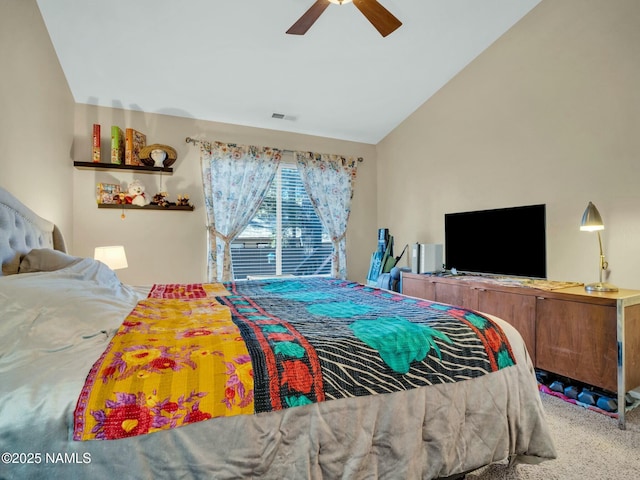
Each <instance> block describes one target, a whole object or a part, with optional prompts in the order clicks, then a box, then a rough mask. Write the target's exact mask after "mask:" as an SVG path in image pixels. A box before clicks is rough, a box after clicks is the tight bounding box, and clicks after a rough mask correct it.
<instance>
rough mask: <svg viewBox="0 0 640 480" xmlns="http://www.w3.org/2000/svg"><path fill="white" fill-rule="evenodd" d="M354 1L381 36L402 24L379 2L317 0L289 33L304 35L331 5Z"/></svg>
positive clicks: (366, 0)
mask: <svg viewBox="0 0 640 480" xmlns="http://www.w3.org/2000/svg"><path fill="white" fill-rule="evenodd" d="M351 1H353V4H354V5H355V6H356V8H357V9H358V10H360V11H361V12H362V14H363V15H364V16H365V17H367V20H369V21H370V22H371V24H372V25H373V26H374V27H376V30H378V32H380V35H382V36H383V37H386V36H387V35H389V34H390V33H391V32H393V31H395V30H396V29H397V28H398V27H399V26H400V25H402V22H401V21H400V20H398V19H397V18H396V17H394V16H393V15H392V14H391V12H389V10H387V9H386V8H384V7H383V6H382V5H380V4H379V3H378V0H316V3H314V4H313V5H311V8H309V10H307V11H306V12H305V13H304V15H302V17H300V18H299V19H298V21H297V22H296V23H294V24H293V25H292V26H291V28H289V30H287V33H289V34H292V35H304V34H305V33H307V30H309V28H311V25H313V24H314V23H315V21H316V20H318V18H319V17H320V15H321V14H322V12H324V11H325V9H326V8H327V7H328V6H329V3H336V4H339V5H342V4H344V3H349V2H351Z"/></svg>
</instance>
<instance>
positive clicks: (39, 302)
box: [0, 188, 556, 479]
mask: <svg viewBox="0 0 640 480" xmlns="http://www.w3.org/2000/svg"><path fill="white" fill-rule="evenodd" d="M0 258H1V259H2V266H3V270H2V273H3V275H2V276H1V277H0V312H1V313H0V315H1V316H2V320H1V321H0V453H1V454H2V463H0V478H2V479H5V478H12V479H15V478H65V479H67V478H87V477H90V478H118V477H121V478H140V479H147V478H172V479H175V478H207V479H209V478H215V479H238V478H243V479H245V478H267V479H272V478H273V479H303V478H309V479H319V478H325V479H364V478H367V479H371V478H385V479H397V478H403V479H431V478H463V476H464V474H465V473H468V472H470V471H473V470H475V469H478V468H480V467H482V466H485V465H488V464H491V463H494V462H510V463H511V464H515V463H518V462H526V463H539V462H542V461H545V460H549V459H553V458H555V456H556V452H555V447H554V444H553V441H552V438H551V437H550V434H549V430H548V428H547V425H546V422H545V416H544V411H543V408H542V405H541V401H540V397H539V393H538V388H537V384H536V379H535V374H534V370H533V366H532V363H531V360H530V358H529V356H528V353H527V351H526V348H525V346H524V343H523V341H522V339H521V338H520V336H519V334H518V333H517V332H516V331H515V330H514V329H513V328H512V327H511V326H510V325H509V324H507V323H506V322H504V321H502V320H501V319H498V318H495V317H490V316H487V315H483V314H481V313H478V312H470V311H467V310H464V309H461V308H458V307H454V306H449V305H443V304H434V303H433V302H424V301H421V300H419V299H415V298H411V297H406V296H402V295H399V294H396V293H393V292H387V291H383V290H379V289H376V288H371V287H366V286H364V285H361V284H358V283H356V282H348V281H340V280H336V279H328V278H316V279H300V278H293V279H290V278H285V279H282V278H280V279H260V280H252V281H244V282H229V283H225V284H220V285H211V284H192V285H154V286H153V287H145V288H142V287H133V286H129V285H124V284H122V283H121V282H120V281H119V280H118V279H117V277H116V276H115V274H114V273H113V272H112V271H111V270H109V268H108V267H106V265H104V264H102V263H100V262H97V261H95V260H93V259H90V258H80V257H74V256H71V255H68V254H67V253H65V246H64V240H63V239H62V235H60V232H59V231H58V229H57V228H56V227H55V225H53V224H52V223H51V222H48V221H46V220H44V219H42V218H40V217H39V216H38V215H36V214H35V213H34V212H32V211H30V210H29V209H28V208H27V207H25V206H24V205H23V204H22V203H20V202H19V201H18V200H17V199H16V198H14V197H13V196H12V195H11V194H10V193H9V192H7V191H6V190H4V189H2V188H0ZM167 305H174V306H178V307H179V308H178V307H176V308H178V309H179V310H180V309H181V310H184V309H185V308H188V311H189V312H190V314H189V315H190V316H189V318H186V316H185V317H184V318H183V319H182V320H180V321H185V322H188V325H187V327H188V328H187V327H185V328H186V329H185V330H181V331H180V332H178V333H177V334H175V335H174V334H173V333H172V334H171V335H173V337H176V338H178V337H179V339H180V341H181V342H183V343H180V344H176V345H182V347H180V348H182V350H180V351H181V352H182V353H180V355H182V354H183V353H184V351H185V350H184V348H187V347H188V348H190V349H191V350H189V352H190V355H191V356H189V357H188V358H187V357H184V355H183V356H182V357H180V358H182V360H181V361H182V362H183V363H182V364H180V361H178V356H177V355H178V354H177V353H175V352H178V350H179V348H178V347H177V346H175V345H174V346H173V347H171V348H169V347H166V348H165V347H157V346H156V345H155V344H152V342H154V341H157V340H158V339H157V338H156V337H158V335H160V334H162V333H163V332H165V333H166V331H168V329H175V328H177V327H176V324H175V323H174V320H173V319H174V316H171V317H170V318H169V317H167V318H166V319H165V323H160V324H158V323H155V324H154V323H153V322H154V318H152V317H154V315H156V317H157V318H160V317H162V315H164V313H162V312H164V310H162V309H163V308H165V306H167ZM203 309H209V310H206V311H205V310H203ZM144 312H147V313H148V312H152V313H153V314H145V315H146V316H145V315H143V313H144ZM194 312H195V313H194ZM203 312H204V313H203ZM211 312H213V313H211ZM196 313H198V315H199V314H200V313H202V315H200V317H201V318H202V319H203V320H202V321H203V322H205V323H206V322H210V323H206V325H205V326H203V325H199V324H197V323H194V322H196V320H197V319H196V317H198V315H196ZM172 315H173V314H172ZM200 317H198V318H200ZM214 317H215V318H216V320H212V319H213V318H214ZM194 319H196V320H194ZM229 320H230V321H229ZM211 322H213V323H211ZM215 322H223V323H220V324H218V323H215ZM224 322H226V323H224ZM214 323H215V325H214ZM159 325H162V328H160V326H159ZM221 325H222V326H221ZM181 328H182V327H181ZM136 329H137V330H136ZM216 329H217V330H216ZM233 329H237V330H233ZM130 331H134V332H133V333H135V332H136V331H137V334H140V335H147V336H146V337H145V338H146V339H147V340H146V342H147V343H144V342H143V343H144V344H143V345H142V346H143V347H144V349H143V348H142V347H141V346H140V345H138V346H136V347H135V350H134V349H132V347H124V353H123V352H122V351H121V352H117V351H116V347H115V344H116V343H117V342H119V341H122V342H125V340H126V339H127V338H129V337H127V336H126V335H125V334H127V333H130ZM171 331H172V332H173V330H171ZM214 331H215V332H221V335H220V338H219V340H220V339H222V340H224V341H225V342H227V343H225V344H224V345H225V346H224V347H220V350H215V349H211V348H209V347H202V345H205V344H198V345H199V346H198V348H197V349H196V347H195V345H196V344H195V343H194V344H192V343H190V342H192V341H193V342H195V341H196V340H195V339H196V337H198V339H199V340H198V341H200V340H201V341H205V340H206V341H209V340H208V339H212V340H211V341H213V339H214V337H216V338H217V336H216V335H211V333H212V332H214ZM215 332H214V333H215ZM149 335H150V336H149ZM173 337H172V338H173ZM390 339H392V340H393V341H390ZM187 340H188V341H187ZM222 340H221V341H222ZM185 341H186V342H187V343H184V342H185ZM149 342H151V343H149ZM138 343H140V342H138ZM231 344H233V346H232V347H230V346H229V345H231ZM184 345H187V347H184ZM398 345H402V346H403V348H398ZM406 345H410V348H408V349H407V348H406ZM245 346H246V349H247V350H246V353H244V354H236V356H235V357H234V358H235V360H237V361H236V363H235V364H234V365H231V363H230V361H229V360H228V359H226V360H225V362H226V363H224V364H225V365H226V366H227V369H226V371H224V372H218V373H216V375H218V376H219V377H220V378H221V379H223V380H224V381H226V384H225V385H226V387H225V388H223V390H224V391H222V392H221V391H218V390H216V389H213V387H212V389H211V391H209V390H206V391H205V392H202V390H203V389H204V387H203V386H202V384H198V387H199V388H196V389H193V388H192V385H191V384H190V383H189V382H192V381H194V380H193V378H194V375H193V372H194V371H196V368H195V366H194V365H192V363H189V362H191V360H190V359H192V358H195V356H196V352H197V353H198V355H202V356H203V358H204V357H206V360H203V361H209V359H210V358H211V357H213V356H214V355H211V352H213V351H214V350H215V352H216V355H217V356H219V357H220V358H222V353H220V352H221V351H222V350H225V349H228V348H231V349H234V348H240V347H242V348H245ZM152 347H153V348H152ZM162 348H165V350H162ZM154 349H155V350H154ZM151 350H154V351H156V354H154V355H155V356H153V355H152V356H150V357H146V358H147V360H150V359H151V358H152V357H153V362H151V361H148V362H143V361H142V360H141V359H142V358H143V357H144V356H147V355H151V353H150V352H151ZM169 351H171V352H174V353H175V355H176V356H174V357H172V358H173V360H171V359H168V358H167V356H166V355H165V354H166V353H167V352H169ZM234 351H235V350H234ZM157 352H161V353H157ZM162 352H164V353H162ZM218 354H219V355H218ZM126 355H128V357H126ZM158 355H160V356H158ZM455 357H459V358H458V359H457V360H454V358H455ZM114 358H115V360H114ZM127 358H129V359H132V358H135V359H136V362H137V363H136V362H134V363H135V365H134V364H133V363H128V364H126V362H124V361H123V359H124V360H126V359H127ZM461 358H462V360H460V359H461ZM161 359H164V362H160V363H158V360H161ZM174 360H175V361H174ZM249 360H250V361H249ZM118 362H119V363H118ZM171 362H173V363H171ZM152 364H153V365H154V367H153V368H155V370H153V369H151V370H149V369H150V368H151V367H149V366H150V365H152ZM369 366H371V367H372V368H373V371H367V370H366V369H365V368H368V367H369ZM202 368H204V367H202ZM202 368H201V370H202ZM207 368H208V367H207ZM160 370H162V374H163V375H165V373H166V372H168V373H167V374H168V375H169V376H162V377H160V376H158V378H162V379H164V380H162V381H159V382H160V383H158V386H155V387H154V389H153V391H152V393H151V394H147V396H146V397H145V396H144V395H143V394H141V395H140V396H139V398H137V397H136V395H135V392H136V388H137V387H132V388H133V390H132V392H133V393H131V392H129V393H128V394H124V393H122V391H121V390H122V388H124V387H121V385H122V384H124V383H131V384H135V385H138V384H137V383H135V382H138V381H140V382H146V381H148V378H149V374H150V373H151V374H154V375H155V374H159V372H160ZM203 371H204V370H203ZM105 372H106V373H105ZM182 373H184V375H185V378H189V379H190V380H184V381H183V380H178V379H179V378H180V377H179V374H182ZM118 375H119V378H118V381H120V382H121V383H120V384H118V385H120V386H119V387H118V389H120V390H119V391H120V393H119V394H118V397H117V398H116V397H114V396H113V392H112V391H111V390H109V391H107V393H105V392H102V390H101V392H102V393H100V394H98V393H94V392H95V391H96V390H92V388H93V385H94V384H95V385H103V384H106V382H107V377H109V378H111V377H118ZM152 376H153V375H152ZM211 376H213V375H211ZM203 377H206V378H208V377H209V374H207V375H204V376H203ZM168 378H170V379H172V380H171V381H168V380H167V379H168ZM274 378H275V379H276V380H277V381H276V380H274ZM133 379H135V381H134V380H133ZM231 379H233V380H234V382H231ZM125 380H126V381H125ZM198 381H199V382H203V381H204V380H202V379H200V380H198ZM184 382H186V383H188V384H189V385H187V386H186V387H184V386H183V387H182V388H186V390H185V392H184V393H183V394H181V396H180V397H179V400H175V401H173V400H172V401H169V397H168V396H167V398H164V397H165V394H164V393H163V394H160V393H159V392H160V389H161V388H165V387H166V384H167V383H169V384H171V387H170V388H171V389H173V388H174V387H175V385H177V384H180V385H181V384H182V383H184ZM145 385H146V383H145ZM105 388H106V387H105ZM167 388H169V387H167ZM116 390H117V389H116ZM114 391H115V390H114ZM94 395H95V398H101V399H102V400H104V398H107V400H106V403H104V402H103V405H105V408H104V409H101V408H96V407H92V406H91V405H90V399H93V398H94ZM167 395H169V394H167ZM176 395H177V394H176ZM143 397H145V398H146V400H145V398H143ZM160 397H162V398H160ZM109 399H110V400H109ZM208 399H213V400H212V402H213V404H215V405H216V406H213V407H211V408H212V409H214V408H215V409H217V410H216V411H215V412H218V413H215V412H214V413H207V411H206V408H205V402H206V401H207V400H208ZM138 400H142V403H143V404H145V402H147V403H146V404H145V405H146V407H145V408H147V407H148V408H147V410H146V411H147V412H148V411H149V410H153V411H155V412H156V414H157V415H156V416H155V417H153V418H152V419H151V420H149V421H148V422H146V423H144V422H142V421H140V422H138V420H140V418H141V417H136V420H135V421H133V420H132V419H131V418H124V417H122V418H120V417H118V418H119V420H118V422H119V423H118V425H119V426H120V425H121V426H123V427H122V428H120V430H117V431H115V430H109V425H108V424H107V423H108V422H106V418H107V417H109V418H112V417H114V416H116V415H115V413H114V412H116V411H118V412H125V411H126V412H130V411H131V409H132V408H133V407H131V405H132V402H133V403H136V402H138V405H139V404H140V402H139V401H138ZM118 402H119V403H118ZM127 402H128V404H129V405H125V404H127ZM225 402H226V403H225ZM230 404H233V408H235V409H238V412H237V414H235V413H234V414H232V413H228V412H229V411H230V410H232V409H231V408H230V407H229V405H230ZM129 407H131V408H129ZM127 408H128V410H127ZM136 408H138V407H136ZM181 408H184V409H186V410H185V412H186V413H185V414H183V415H178V412H179V411H180V409H181ZM154 409H155V410H154ZM220 409H222V410H220ZM187 410H188V411H187ZM212 411H213V410H212ZM220 411H223V413H219V412H220ZM225 412H227V413H225ZM123 415H124V414H123ZM163 415H164V416H163ZM145 418H151V417H150V416H148V415H147V417H145ZM169 419H170V420H169ZM120 420H122V421H120ZM143 427H144V428H143ZM123 428H124V430H123ZM83 429H84V430H83ZM113 432H116V433H113Z"/></svg>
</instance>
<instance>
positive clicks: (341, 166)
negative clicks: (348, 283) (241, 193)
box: [295, 152, 359, 279]
mask: <svg viewBox="0 0 640 480" xmlns="http://www.w3.org/2000/svg"><path fill="white" fill-rule="evenodd" d="M295 157H296V161H297V163H298V170H299V172H300V178H301V179H302V182H303V183H304V186H305V188H306V190H307V195H309V198H310V199H311V203H312V205H313V207H314V209H315V211H316V213H317V214H318V217H319V218H320V221H321V222H322V224H323V225H324V227H325V228H326V229H327V231H328V232H329V235H330V236H331V241H332V243H333V258H332V265H331V275H332V276H333V277H336V278H343V279H344V278H347V240H346V234H347V221H348V220H349V213H350V212H351V199H352V198H353V182H354V181H355V178H356V170H357V161H358V160H359V159H356V158H354V157H341V156H338V155H327V154H320V153H313V152H295Z"/></svg>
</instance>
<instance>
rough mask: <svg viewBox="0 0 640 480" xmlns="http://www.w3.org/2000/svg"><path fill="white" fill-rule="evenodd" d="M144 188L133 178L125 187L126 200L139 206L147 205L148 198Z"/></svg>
mask: <svg viewBox="0 0 640 480" xmlns="http://www.w3.org/2000/svg"><path fill="white" fill-rule="evenodd" d="M144 190H145V188H144V185H142V183H140V180H134V181H133V182H131V183H130V184H129V187H128V188H127V191H128V192H129V193H128V194H127V195H126V196H125V200H126V202H127V203H130V204H132V205H137V206H139V207H144V206H145V205H149V199H147V197H146V196H145V194H144Z"/></svg>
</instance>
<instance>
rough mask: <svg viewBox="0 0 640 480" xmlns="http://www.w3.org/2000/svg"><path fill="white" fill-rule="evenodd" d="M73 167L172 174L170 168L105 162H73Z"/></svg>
mask: <svg viewBox="0 0 640 480" xmlns="http://www.w3.org/2000/svg"><path fill="white" fill-rule="evenodd" d="M73 166H74V167H76V168H90V169H94V170H133V171H136V172H141V173H173V168H171V167H148V166H146V165H124V164H118V163H106V162H73Z"/></svg>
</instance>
